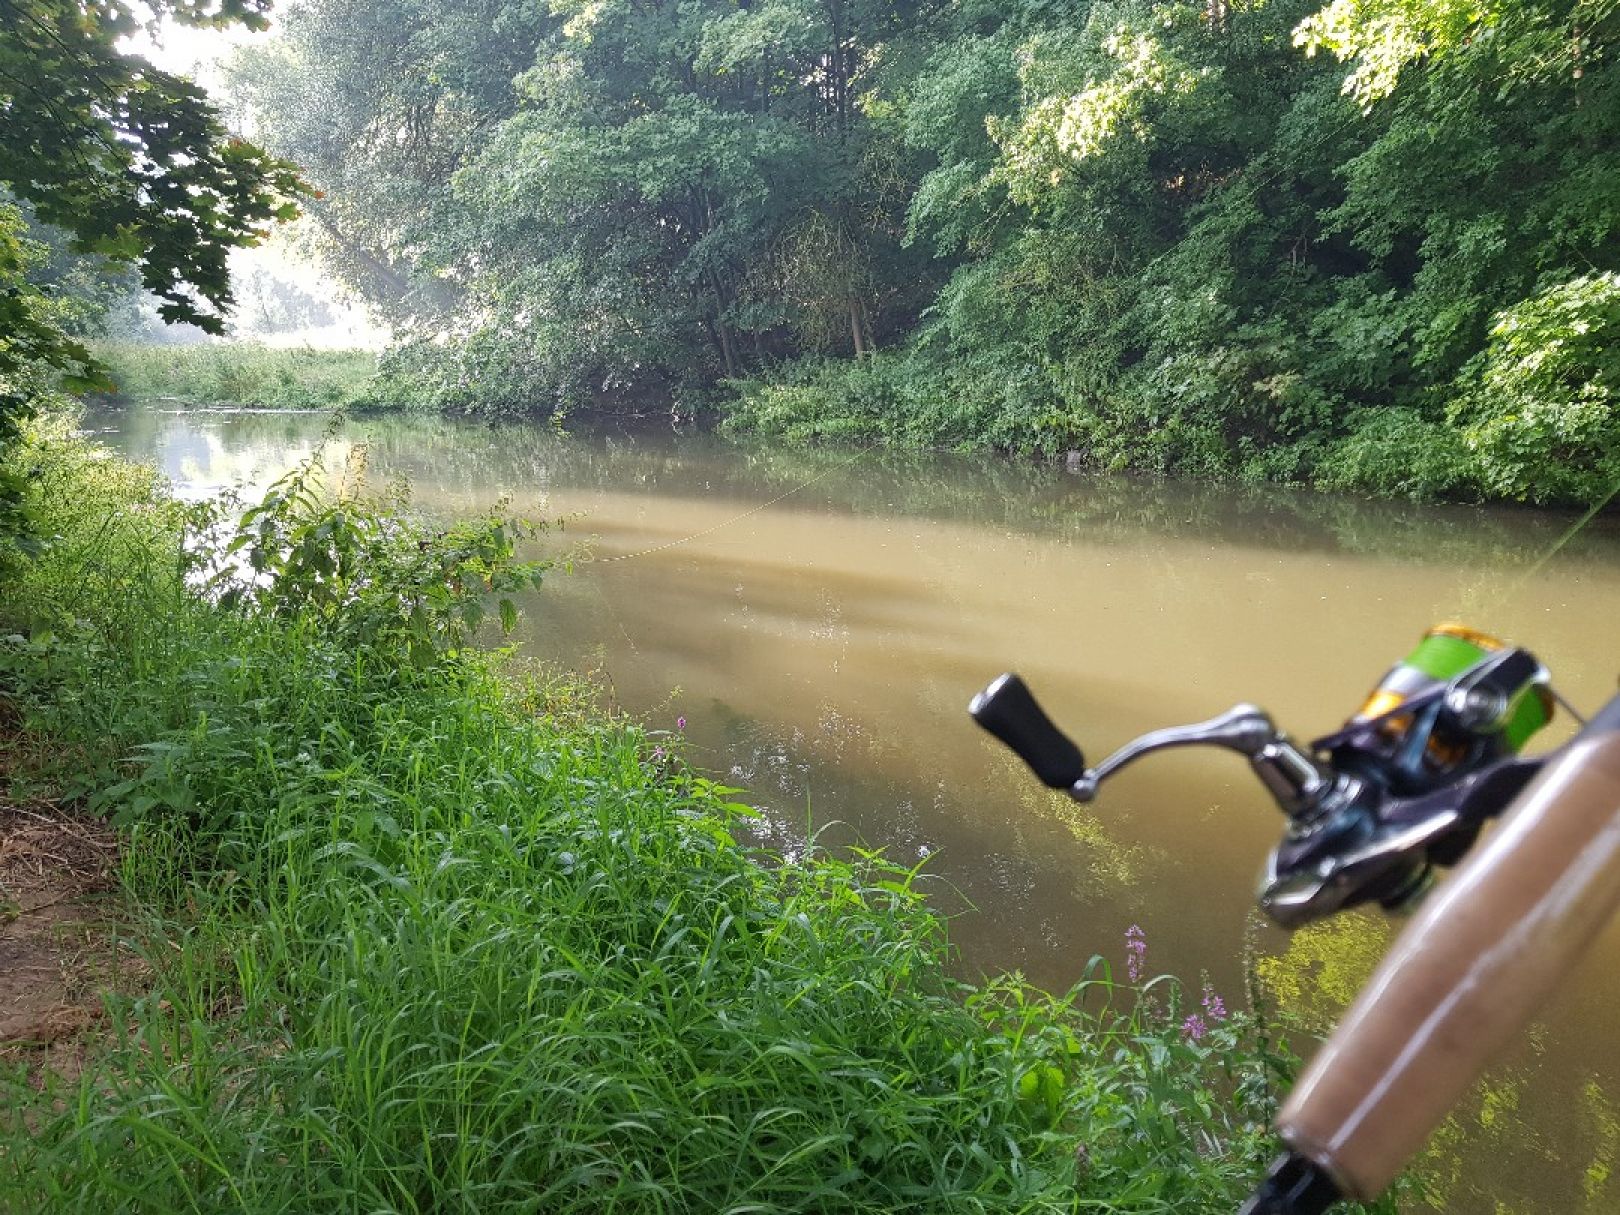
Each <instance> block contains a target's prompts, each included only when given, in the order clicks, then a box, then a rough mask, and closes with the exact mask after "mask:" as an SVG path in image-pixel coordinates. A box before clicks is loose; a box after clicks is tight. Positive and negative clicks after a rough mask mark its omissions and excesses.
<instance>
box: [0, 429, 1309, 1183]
mask: <svg viewBox="0 0 1620 1215" xmlns="http://www.w3.org/2000/svg"><path fill="white" fill-rule="evenodd" d="M10 459H11V460H12V461H14V462H16V463H18V464H19V465H21V466H26V467H27V468H29V469H30V470H31V472H32V474H33V475H32V477H31V479H30V481H29V487H30V488H29V493H30V497H31V500H30V502H29V503H28V508H29V511H30V513H31V517H32V518H33V519H34V520H35V522H36V526H37V531H38V534H41V535H49V536H53V537H56V539H55V540H54V541H53V542H52V543H51V544H50V545H49V546H47V547H46V548H45V549H44V551H43V552H42V553H41V554H39V555H38V556H37V557H33V558H28V557H25V556H23V555H22V554H20V553H18V552H15V551H8V552H7V553H6V554H5V555H4V559H3V565H0V579H3V580H4V584H5V587H6V595H5V597H4V603H5V605H6V606H5V616H6V619H5V620H4V622H3V628H0V632H3V633H6V634H9V635H10V636H9V639H8V640H7V641H6V643H5V646H4V651H3V666H0V689H3V690H0V701H3V702H4V704H5V706H6V710H7V722H8V725H7V730H8V733H9V734H10V735H12V736H16V737H27V738H29V739H32V740H35V743H36V745H33V746H31V747H29V748H27V749H26V754H27V755H28V757H29V758H28V760H27V763H26V770H24V771H18V770H17V769H15V768H14V769H13V771H12V773H11V776H12V780H13V782H14V783H15V782H17V781H19V780H20V781H23V782H25V783H27V784H28V785H29V787H31V788H34V789H37V790H42V791H48V792H49V794H50V796H51V797H52V798H53V799H54V800H55V802H56V803H57V804H62V805H80V806H83V807H84V808H87V809H89V810H91V811H93V812H94V813H95V814H96V815H97V816H98V817H103V818H105V819H107V820H108V821H110V822H111V824H112V825H113V826H114V827H115V829H116V831H117V834H118V839H119V841H120V842H121V845H122V852H121V854H120V860H119V865H118V874H119V881H118V895H117V915H116V917H114V918H115V919H117V920H118V921H119V922H120V923H124V924H127V925H129V927H128V928H126V929H120V930H118V932H117V940H118V948H119V949H120V950H125V951H133V954H134V956H137V957H139V959H140V961H141V967H140V969H139V970H138V972H137V973H138V974H139V977H140V982H139V983H138V985H137V989H136V990H134V991H128V990H124V991H120V990H118V989H117V988H116V987H114V988H112V989H110V990H108V991H107V992H106V994H105V997H104V1005H103V1007H104V1010H105V1011H104V1013H102V1014H100V1015H98V1016H97V1017H96V1018H95V1019H94V1020H93V1021H91V1022H90V1023H89V1024H88V1025H87V1026H86V1027H85V1028H84V1030H83V1032H84V1034H86V1035H87V1039H86V1042H85V1048H84V1062H83V1069H82V1072H81V1073H80V1074H79V1075H78V1076H77V1077H74V1076H70V1075H65V1074H62V1073H60V1072H57V1071H55V1070H53V1069H52V1067H51V1066H50V1065H49V1060H48V1059H47V1058H45V1057H43V1056H41V1054H40V1053H39V1052H38V1050H36V1049H35V1048H34V1047H33V1046H31V1045H30V1044H29V1043H28V1042H11V1043H8V1044H7V1045H6V1046H5V1055H6V1059H5V1068H4V1072H3V1078H4V1087H5V1090H6V1091H5V1098H6V1099H5V1102H4V1106H5V1108H6V1109H7V1110H8V1116H7V1118H6V1119H5V1121H4V1123H3V1125H0V1206H4V1207H6V1208H8V1209H18V1210H33V1209H44V1208H48V1207H52V1206H60V1205H71V1206H108V1207H112V1208H118V1207H120V1206H126V1205H128V1203H129V1202H130V1201H131V1200H133V1201H135V1202H136V1203H137V1204H138V1205H140V1206H142V1207H143V1208H145V1209H153V1210H157V1209H163V1210H186V1209H213V1208H217V1207H218V1206H219V1205H221V1204H226V1203H228V1204H230V1205H232V1206H233V1207H240V1208H242V1209H248V1210H270V1209H289V1208H298V1209H314V1208H321V1209H327V1208H351V1207H352V1208H358V1209H375V1208H379V1207H388V1208H393V1209H402V1208H416V1209H447V1208H463V1207H467V1206H470V1205H475V1204H476V1205H477V1206H478V1207H479V1208H480V1209H486V1210H495V1209H505V1208H508V1207H512V1208H516V1207H520V1206H521V1207H524V1208H525V1209H532V1208H533V1207H534V1206H535V1205H536V1204H538V1205H540V1206H543V1207H547V1208H549V1209H558V1208H568V1209H599V1208H607V1207H620V1208H626V1209H665V1208H669V1207H679V1208H686V1209H702V1210H711V1209H712V1210H722V1209H736V1208H740V1207H743V1206H749V1205H755V1206H762V1207H765V1208H771V1209H781V1208H789V1209H798V1210H840V1211H843V1210H898V1209H917V1208H918V1207H926V1208H931V1209H942V1210H958V1209H960V1210H979V1209H994V1210H1035V1209H1054V1210H1056V1209H1071V1208H1072V1207H1073V1206H1074V1205H1075V1203H1076V1202H1077V1200H1078V1199H1079V1198H1081V1197H1084V1198H1088V1199H1092V1200H1095V1201H1097V1202H1099V1203H1102V1204H1104V1206H1105V1207H1106V1206H1108V1205H1110V1204H1112V1205H1113V1206H1115V1207H1117V1208H1118V1209H1141V1208H1142V1207H1143V1205H1144V1204H1147V1205H1150V1206H1157V1207H1159V1208H1173V1209H1176V1210H1178V1211H1201V1210H1209V1211H1216V1210H1229V1209H1230V1208H1231V1206H1232V1204H1233V1202H1234V1200H1235V1199H1236V1197H1237V1196H1238V1194H1239V1191H1240V1190H1242V1189H1243V1187H1244V1183H1245V1181H1246V1180H1247V1179H1248V1178H1250V1177H1251V1176H1252V1175H1253V1170H1254V1169H1255V1167H1256V1165H1257V1164H1258V1162H1259V1160H1260V1159H1261V1158H1262V1157H1263V1155H1264V1153H1265V1150H1266V1145H1265V1142H1264V1137H1263V1134H1262V1133H1261V1128H1262V1127H1263V1124H1264V1120H1265V1115H1266V1113H1267V1109H1268V1106H1269V1103H1270V1100H1271V1097H1272V1094H1273V1093H1274V1092H1275V1085H1276V1082H1277V1080H1278V1074H1279V1068H1280V1067H1281V1066H1282V1064H1283V1060H1281V1059H1279V1058H1278V1057H1277V1054H1276V1050H1275V1047H1274V1045H1270V1046H1268V1045H1267V1042H1268V1039H1267V1037H1266V1035H1265V1034H1264V1032H1263V1027H1262V1026H1260V1025H1259V1024H1258V1023H1257V1022H1255V1021H1254V1020H1253V1019H1252V1018H1250V1017H1249V1016H1247V1015H1245V1014H1241V1013H1234V1014H1233V1015H1230V1016H1227V1017H1225V1018H1224V1019H1219V1018H1216V1017H1215V1016H1214V1015H1213V1014H1212V1013H1210V1011H1209V1010H1208V1009H1207V1008H1205V1009H1202V1010H1200V1009H1199V1008H1198V1007H1197V1004H1198V1000H1197V998H1196V996H1194V997H1192V998H1182V997H1178V996H1177V995H1176V994H1175V991H1174V988H1173V986H1172V985H1170V984H1168V983H1167V982H1164V981H1160V982H1159V983H1157V984H1155V985H1153V987H1152V989H1151V993H1150V994H1149V995H1148V996H1147V997H1146V998H1145V999H1141V998H1138V994H1137V992H1136V990H1135V988H1134V987H1132V986H1130V985H1124V984H1122V985H1120V986H1117V987H1115V986H1112V985H1110V984H1109V983H1107V982H1106V981H1103V980H1102V979H1100V978H1099V980H1098V981H1096V982H1093V983H1091V984H1089V985H1087V986H1085V987H1083V988H1081V989H1078V990H1077V991H1076V992H1075V993H1072V994H1071V995H1070V996H1067V997H1062V998H1054V997H1050V996H1046V995H1044V994H1042V993H1039V992H1036V991H1034V990H1032V989H1029V988H1027V987H1025V986H1024V985H1023V984H1021V983H1020V982H1019V981H1018V980H1016V979H1006V980H999V981H995V982H991V983H989V984H987V985H984V986H981V987H969V986H965V985H962V984H960V983H958V982H956V981H954V980H952V979H951V978H950V977H949V973H948V970H947V963H948V960H949V952H950V951H949V945H948V942H947V939H946V936H945V932H944V927H943V924H942V923H941V921H939V920H938V919H937V918H935V916H934V915H933V914H932V913H931V912H930V911H929V910H928V908H927V907H926V906H925V905H924V904H923V902H922V899H921V896H920V895H919V894H918V892H917V889H916V886H915V873H914V872H913V871H909V870H902V869H897V868H895V867H893V866H890V865H886V864H884V863H883V862H882V861H881V860H880V859H878V858H875V857H873V858H866V859H864V860H862V861H860V862H859V863H856V864H851V863H847V862H845V861H843V860H840V859H838V858H835V857H832V856H828V855H826V854H823V853H820V852H817V851H816V850H813V849H812V850H810V851H809V852H808V853H806V854H803V855H800V856H798V857H797V858H796V859H793V860H791V861H790V860H787V859H784V858H783V857H782V856H778V855H771V854H768V853H763V852H758V851H755V850H752V849H750V848H746V847H744V846H742V845H741V844H739V843H738V842H736V838H735V835H734V832H733V831H732V827H733V826H734V825H735V823H736V820H737V817H738V816H739V815H741V814H746V813H747V812H748V811H747V808H746V807H745V806H743V805H741V804H740V803H739V802H737V801H736V800H735V799H736V797H737V794H736V793H735V792H734V791H732V790H729V789H726V788H723V787H720V786H716V785H715V784H713V783H712V782H711V781H709V780H708V779H706V778H705V777H703V776H702V775H700V774H699V773H698V772H696V771H695V770H693V769H691V768H689V767H688V766H687V765H686V764H685V763H684V762H683V759H682V756H681V742H680V739H679V737H678V736H677V737H669V736H663V735H658V734H655V733H652V732H649V731H647V730H646V729H644V728H641V727H638V726H637V725H636V724H634V723H632V722H629V721H626V720H623V719H622V718H616V717H614V716H612V715H611V714H608V713H606V712H604V711H603V710H601V709H600V708H599V707H597V705H596V703H595V701H594V699H593V695H592V693H591V691H590V689H589V688H587V687H584V686H582V685H581V684H580V683H579V682H578V681H576V680H572V679H541V678H537V677H533V676H529V677H524V676H521V675H519V674H518V673H516V672H515V671H514V670H512V669H511V668H509V667H507V666H504V665H503V664H502V663H501V661H500V660H499V659H498V658H497V657H492V656H490V655H489V654H487V653H486V652H484V651H481V650H475V649H472V648H469V647H468V646H467V644H466V643H467V639H468V630H469V629H472V628H475V627H478V626H479V624H480V617H481V616H483V615H484V608H483V602H482V597H480V596H475V595H474V589H475V588H477V587H479V586H481V585H483V583H484V580H485V579H488V580H490V581H491V582H493V583H494V585H495V586H497V587H501V586H511V585H515V584H516V582H517V581H518V580H521V579H524V578H527V577H529V576H530V575H531V574H533V573H535V572H536V571H534V570H532V569H529V568H527V567H525V566H523V565H522V564H521V563H519V562H518V561H517V559H516V557H517V554H516V547H515V539H514V533H513V531H512V529H511V527H510V526H509V525H507V524H505V523H502V522H500V521H497V520H494V519H487V520H485V521H483V522H482V523H478V524H467V525H463V526H459V527H455V528H452V529H451V530H450V531H449V532H446V533H440V532H434V531H428V530H422V529H417V528H413V527H410V526H402V525H400V524H398V523H397V522H395V523H388V524H386V525H385V524H384V522H383V521H382V517H381V516H380V515H377V514H375V513H373V511H372V510H371V508H368V507H367V506H366V505H365V504H364V503H363V502H361V501H358V500H350V501H348V502H346V503H345V504H344V505H343V507H342V509H341V510H333V509H332V507H331V504H330V503H329V502H327V501H325V500H324V499H322V498H320V497H319V496H318V495H316V494H315V493H314V492H313V491H312V490H306V488H305V487H304V486H303V485H302V484H301V483H298V482H288V483H285V484H284V485H283V486H282V487H281V489H280V490H279V491H277V493H276V494H275V495H274V496H273V497H272V498H270V499H267V505H266V506H265V507H263V508H262V509H260V510H259V511H257V512H256V513H252V514H250V515H249V517H248V523H249V528H248V530H247V531H245V532H243V533H241V534H240V535H239V537H238V539H239V540H240V541H241V543H240V545H239V547H238V548H237V549H236V554H237V555H238V556H245V557H249V558H251V557H252V556H253V553H254V549H255V547H258V548H259V552H258V560H257V562H256V563H255V567H259V566H262V567H263V570H264V573H265V577H264V579H263V580H260V581H254V580H248V579H244V578H242V577H241V575H240V574H239V573H237V572H234V570H233V567H232V565H231V563H230V560H229V557H230V553H229V549H230V544H231V543H232V542H230V541H222V540H219V539H218V538H217V535H218V531H217V529H218V528H219V526H220V525H221V524H222V523H223V522H224V520H222V519H221V517H220V516H219V515H218V514H217V513H215V512H213V511H212V510H211V508H209V507H206V506H189V507H188V506H182V505H181V504H179V503H177V502H175V501H174V500H173V499H172V498H170V497H169V496H168V494H167V492H166V490H165V488H164V486H163V485H162V484H161V483H160V482H159V481H158V480H157V479H156V478H155V477H154V476H153V475H152V474H151V473H149V472H147V471H145V470H142V469H139V468H137V467H135V466H132V465H128V464H125V463H122V462H121V461H118V460H116V459H110V458H107V457H106V455H105V453H103V452H100V451H99V450H97V449H95V448H93V447H91V446H89V445H87V444H85V443H84V442H82V441H80V440H76V439H72V438H69V437H68V436H67V435H66V434H65V432H64V431H62V430H61V429H60V428H58V429H54V430H53V429H50V428H47V429H45V430H42V431H36V433H35V434H34V435H33V436H32V437H31V438H30V439H29V441H28V442H27V444H25V445H24V446H22V447H21V448H19V449H17V450H16V451H14V452H13V453H12V454H11V456H10ZM210 536H213V537H215V538H214V539H210V538H209V537H210ZM243 537H245V539H244V538H243ZM261 541H266V542H264V543H261ZM203 584H210V585H212V587H213V592H212V593H211V594H207V595H202V594H198V593H197V592H196V590H195V588H196V587H197V586H199V585H203ZM490 607H491V611H490V612H489V613H488V615H489V616H490V618H491V620H493V619H495V618H500V617H506V616H507V611H506V609H500V605H499V604H492V605H490ZM494 609H500V610H494ZM483 627H485V628H487V627H489V625H488V624H485V625H483ZM1194 1014H1198V1015H1199V1016H1200V1018H1201V1019H1200V1020H1199V1021H1198V1022H1197V1023H1195V1024H1189V1023H1188V1019H1189V1018H1190V1017H1192V1016H1193V1015H1194Z"/></svg>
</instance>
